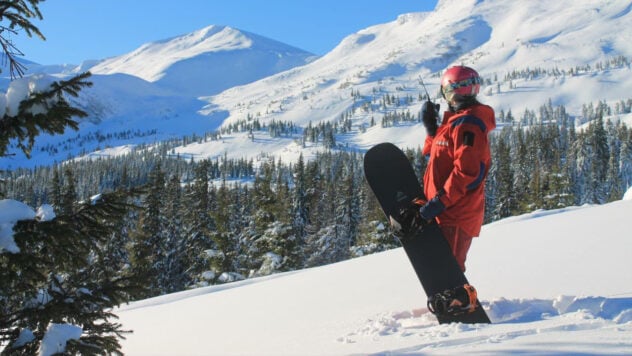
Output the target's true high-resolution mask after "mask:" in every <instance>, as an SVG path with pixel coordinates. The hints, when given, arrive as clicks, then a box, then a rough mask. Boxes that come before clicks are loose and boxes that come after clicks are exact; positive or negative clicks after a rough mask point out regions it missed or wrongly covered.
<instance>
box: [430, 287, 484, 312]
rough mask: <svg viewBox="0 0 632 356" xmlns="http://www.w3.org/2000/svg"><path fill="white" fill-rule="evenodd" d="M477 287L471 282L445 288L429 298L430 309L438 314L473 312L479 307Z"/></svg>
mask: <svg viewBox="0 0 632 356" xmlns="http://www.w3.org/2000/svg"><path fill="white" fill-rule="evenodd" d="M476 300H477V295H476V289H475V288H474V287H472V286H471V285H469V284H464V285H462V286H459V287H456V288H453V289H448V290H445V291H443V292H441V293H437V294H435V295H433V296H430V298H428V310H430V312H432V313H433V314H435V315H437V316H458V315H463V314H467V313H472V312H473V311H474V310H476V308H477V307H478V303H477V301H476Z"/></svg>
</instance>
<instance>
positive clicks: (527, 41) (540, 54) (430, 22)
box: [0, 0, 632, 167]
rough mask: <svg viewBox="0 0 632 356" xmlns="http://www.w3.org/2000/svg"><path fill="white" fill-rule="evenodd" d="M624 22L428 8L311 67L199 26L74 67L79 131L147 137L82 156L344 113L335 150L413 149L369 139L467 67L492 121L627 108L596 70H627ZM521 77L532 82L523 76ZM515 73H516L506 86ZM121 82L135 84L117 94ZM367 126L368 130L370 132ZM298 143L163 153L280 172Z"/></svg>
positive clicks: (228, 139) (578, 7)
mask: <svg viewBox="0 0 632 356" xmlns="http://www.w3.org/2000/svg"><path fill="white" fill-rule="evenodd" d="M631 10H632V5H631V4H630V2H629V1H627V0H599V1H594V0H561V1H557V2H550V1H546V0H532V1H526V2H525V1H522V2H518V1H504V0H486V1H475V0H441V1H439V2H438V4H437V6H436V9H435V10H434V11H433V12H428V13H411V14H402V15H400V16H399V17H398V18H397V19H395V20H394V21H392V22H389V23H384V24H376V25H375V26H371V27H369V28H366V29H364V30H361V31H358V32H357V33H354V34H350V35H349V36H348V37H346V38H345V39H344V40H343V41H341V43H340V44H339V45H338V46H337V47H336V48H335V49H333V50H332V51H331V52H330V53H327V54H326V55H324V56H323V57H320V58H318V59H315V60H314V58H313V57H311V56H310V55H309V54H308V53H305V52H303V51H300V50H297V49H295V48H292V47H289V46H286V45H283V44H280V43H278V42H275V41H272V40H268V39H263V38H261V37H259V36H257V35H254V34H250V33H246V32H243V31H238V30H236V29H233V28H230V27H226V26H209V27H207V28H204V29H201V30H199V31H196V32H194V33H191V34H187V35H183V36H179V37H175V38H172V39H168V40H164V41H158V42H154V43H149V44H146V45H144V46H142V47H141V48H139V49H138V50H136V51H133V52H131V53H129V54H126V55H123V56H119V57H114V58H110V59H106V60H104V61H101V62H99V63H98V64H96V65H94V66H92V67H90V65H91V63H93V62H86V63H84V64H83V65H82V66H81V69H87V68H90V69H91V71H92V72H94V73H96V74H97V77H96V78H95V82H97V83H96V84H97V85H95V87H94V88H92V89H90V90H86V91H85V95H83V98H82V99H81V100H80V102H79V103H80V105H81V106H82V107H84V108H86V110H88V111H89V112H90V113H91V117H90V118H88V120H87V121H88V122H87V123H85V124H83V125H82V126H81V130H82V132H84V133H89V132H96V131H98V132H100V133H101V134H107V133H111V132H112V131H113V130H115V132H118V131H120V130H121V123H127V122H129V124H127V125H128V127H129V129H130V130H132V131H134V130H138V131H141V132H155V134H152V135H149V136H142V137H131V138H126V139H106V140H105V141H101V142H98V143H96V142H94V143H92V144H91V145H90V144H86V146H84V147H82V150H84V151H87V152H90V151H91V150H96V149H97V148H103V147H104V146H117V145H130V144H136V143H146V142H152V141H155V140H162V139H166V138H173V137H180V136H182V135H190V134H193V133H196V134H202V133H204V132H206V131H212V130H215V129H217V128H218V127H220V126H222V125H223V127H227V125H230V124H234V123H237V122H244V121H247V120H249V119H252V118H256V119H258V120H259V121H260V122H262V123H263V124H267V123H270V122H272V121H277V122H278V121H283V122H292V123H294V124H295V125H297V126H298V127H299V128H304V127H306V126H307V125H309V124H310V123H313V124H317V123H319V122H328V121H335V120H339V119H340V117H341V116H342V115H350V118H351V122H352V129H351V131H350V132H347V133H345V134H344V135H339V137H336V142H337V143H338V144H339V145H340V146H341V147H344V148H345V149H356V150H360V151H362V150H364V149H366V148H368V147H370V146H371V145H373V144H375V143H377V142H381V141H392V142H394V143H396V144H398V145H400V146H403V147H416V146H418V145H419V144H420V143H421V142H422V140H423V135H424V130H423V128H422V127H421V126H420V125H419V124H412V123H407V124H400V125H395V126H393V127H387V128H382V127H380V126H381V125H379V123H380V120H381V119H382V117H383V116H384V115H386V114H387V113H392V112H394V111H397V112H407V111H408V112H410V113H412V115H415V114H417V113H418V111H419V106H420V103H419V101H418V100H417V98H418V97H419V95H420V94H423V93H424V90H423V89H422V88H421V86H420V84H419V82H420V80H419V79H420V78H423V80H424V82H425V83H426V85H427V87H428V90H429V92H430V93H431V95H433V96H434V95H435V94H436V93H437V92H438V82H439V78H440V74H441V72H442V70H444V69H445V68H447V67H449V66H450V65H453V64H459V63H463V64H467V65H471V66H473V67H475V68H476V69H477V70H478V71H479V72H480V73H481V74H482V75H483V76H484V78H485V79H487V80H488V81H487V85H486V86H484V87H483V90H482V94H481V95H480V98H481V101H483V102H485V103H487V104H490V105H492V106H493V107H494V108H495V109H496V110H497V111H498V112H500V110H504V112H507V111H508V110H511V111H512V113H513V115H514V116H515V117H519V116H520V115H521V113H523V112H524V110H525V108H529V109H531V110H537V109H538V108H539V106H540V105H542V104H544V103H546V102H547V101H548V100H549V99H550V100H551V102H552V104H553V105H564V106H565V107H566V111H567V112H568V113H569V114H570V115H572V116H579V115H581V108H582V105H583V104H587V103H590V102H593V103H594V102H597V101H599V100H602V101H603V100H605V101H606V102H608V103H611V104H612V103H614V102H616V101H621V100H627V99H629V98H630V97H631V95H630V94H629V93H632V69H631V68H630V65H629V64H628V65H616V66H608V63H609V61H610V60H612V59H614V58H617V57H619V56H623V57H625V58H626V59H627V60H628V63H629V60H630V57H632V47H630V46H629V45H628V43H629V42H630V40H631V39H632V27H631V26H629V25H628V23H629V22H630V21H631V20H632V13H631ZM288 68H291V69H288ZM283 69H288V70H284V71H282V70H283ZM534 69H538V70H539V71H540V73H542V74H540V75H529V74H525V73H528V71H529V70H534ZM47 70H48V71H50V70H52V69H51V68H48V69H47ZM64 71H66V72H67V68H65V69H64ZM273 73H277V74H273ZM514 73H518V74H519V75H517V76H516V77H514V78H512V79H509V78H508V75H509V74H514ZM545 73H546V74H545ZM263 77H265V78H263ZM133 78H136V79H133ZM262 78H263V79H262ZM121 79H123V80H121ZM258 79H260V80H258ZM130 82H134V84H133V85H131V86H128V84H129V83H130ZM246 83H248V84H246ZM242 84H243V85H242ZM3 86H5V87H6V84H4V85H3ZM152 93H158V94H157V95H154V94H152ZM385 95H389V96H398V97H399V98H406V97H412V98H414V99H415V100H414V101H413V102H412V103H402V104H400V105H399V106H390V107H388V108H386V109H385V108H383V107H381V106H380V101H381V100H383V98H384V96H385ZM198 99H201V100H198ZM439 102H440V103H442V105H443V107H444V108H445V103H444V102H443V101H442V100H439ZM612 119H619V117H613V118H612ZM372 121H374V122H377V123H378V125H376V126H374V127H369V124H370V123H371V122H372ZM74 136H76V134H75V133H71V134H69V135H67V136H65V137H62V138H57V139H55V140H57V141H59V140H66V139H68V138H69V137H74ZM117 137H120V135H117ZM300 137H301V135H300V133H299V134H295V135H291V136H288V137H279V138H271V137H270V136H269V135H268V134H267V132H264V131H261V132H254V139H253V136H249V133H247V132H243V133H238V132H234V133H231V134H225V135H223V137H222V138H223V139H222V141H219V142H218V141H209V142H201V143H197V144H195V145H188V146H186V147H180V148H178V149H176V151H177V152H178V153H180V154H183V155H185V156H193V157H200V158H204V157H216V156H223V155H224V154H225V153H227V154H228V156H229V158H233V157H239V158H241V157H244V156H249V157H253V156H256V155H258V154H261V153H262V152H264V153H268V154H273V155H278V156H280V157H282V158H283V159H288V160H291V159H295V158H296V157H298V155H299V154H300V153H301V152H303V153H304V155H305V156H306V157H309V156H310V155H311V154H312V153H313V152H314V151H315V150H318V149H322V146H319V145H312V144H310V143H308V144H307V145H303V144H302V143H297V139H299V138H300ZM39 141H40V142H42V144H44V145H47V144H49V143H50V140H49V139H46V138H42V139H40V140H39ZM37 151H38V150H37V148H36V149H35V150H34V152H37ZM78 153H79V151H78V150H72V149H71V150H64V149H61V148H60V149H59V150H58V151H57V153H56V154H55V155H49V154H41V155H39V156H37V157H35V158H34V160H33V161H31V162H24V160H23V158H21V156H16V157H11V158H10V159H9V160H10V162H8V163H7V159H5V158H3V159H0V167H19V166H25V165H26V166H33V165H36V164H47V163H50V162H52V161H55V160H57V161H60V160H63V159H66V158H67V157H68V156H69V155H76V154H78Z"/></svg>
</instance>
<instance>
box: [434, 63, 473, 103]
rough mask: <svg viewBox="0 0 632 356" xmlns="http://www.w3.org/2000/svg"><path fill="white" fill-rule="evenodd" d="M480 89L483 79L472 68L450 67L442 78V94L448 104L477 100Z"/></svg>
mask: <svg viewBox="0 0 632 356" xmlns="http://www.w3.org/2000/svg"><path fill="white" fill-rule="evenodd" d="M480 89H481V77H480V76H479V75H478V73H477V72H476V71H475V70H474V69H472V68H470V67H466V66H454V67H450V68H448V70H446V72H445V73H444V74H443V77H442V78H441V93H442V94H443V97H444V98H445V99H446V100H447V101H448V102H452V101H463V100H467V99H472V98H475V97H476V95H477V94H478V92H479V90H480Z"/></svg>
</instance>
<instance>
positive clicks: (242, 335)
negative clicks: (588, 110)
mask: <svg viewBox="0 0 632 356" xmlns="http://www.w3.org/2000/svg"><path fill="white" fill-rule="evenodd" d="M631 213H632V201H631V200H627V201H618V202H614V203H611V204H607V205H603V206H584V207H576V208H567V209H563V210H554V211H537V212H534V213H531V214H527V215H524V216H519V217H515V218H510V219H507V220H502V221H499V222H496V223H493V224H490V225H487V226H485V227H484V228H483V232H482V234H481V237H479V238H478V239H476V240H475V241H474V244H473V246H472V249H471V252H470V255H469V261H468V262H467V268H468V272H467V273H466V274H467V275H468V278H469V280H470V282H472V283H473V284H474V285H475V286H476V287H477V288H478V292H479V297H480V299H481V301H482V303H483V304H484V305H485V308H486V309H487V311H488V314H489V315H490V317H491V319H492V321H493V323H494V324H492V325H473V326H468V325H460V324H453V325H438V324H437V323H436V321H435V320H434V318H433V317H432V315H430V314H429V313H428V312H427V310H426V309H425V304H426V298H425V296H424V294H423V290H422V289H421V286H420V285H419V282H418V281H417V279H416V277H415V274H414V271H413V270H412V268H411V267H410V264H409V262H408V260H407V258H406V256H405V254H404V252H403V250H402V249H401V248H398V249H395V250H391V251H387V252H384V253H380V254H375V255H371V256H367V257H362V258H357V259H354V260H350V261H346V262H341V263H337V264H332V265H328V266H324V267H319V268H313V269H308V270H303V271H298V272H291V273H285V274H278V275H272V276H269V277H265V278H259V279H251V280H246V281H242V282H237V283H233V284H226V285H221V286H214V287H208V288H201V289H195V290H191V291H187V292H181V293H176V294H172V295H167V296H163V297H158V298H153V299H148V300H145V301H140V302H137V303H132V304H130V305H128V306H123V307H121V308H120V309H119V310H117V311H116V313H117V315H119V316H120V322H121V323H122V324H123V325H124V327H125V328H129V329H133V330H134V333H133V334H131V335H129V336H128V338H127V340H126V341H124V342H123V351H124V352H125V353H126V354H129V355H175V354H186V355H219V354H221V355H237V354H239V355H350V354H363V355H366V354H388V355H391V354H396V355H398V354H406V355H410V354H435V353H436V354H454V355H456V354H464V353H468V354H471V353H476V354H491V353H494V354H506V353H543V354H561V353H569V354H594V353H599V354H601V353H620V354H630V353H632V275H631V274H630V273H629V267H628V262H627V261H629V259H630V256H631V254H632V248H631V245H630V239H629V236H630V227H629V223H628V220H629V216H630V214H631Z"/></svg>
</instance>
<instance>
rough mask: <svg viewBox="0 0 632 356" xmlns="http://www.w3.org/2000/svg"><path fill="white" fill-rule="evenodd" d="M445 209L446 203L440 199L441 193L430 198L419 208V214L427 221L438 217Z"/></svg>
mask: <svg viewBox="0 0 632 356" xmlns="http://www.w3.org/2000/svg"><path fill="white" fill-rule="evenodd" d="M444 210H445V205H443V203H442V202H441V200H440V199H439V195H437V196H436V197H434V198H432V199H430V201H429V202H427V203H426V204H424V205H423V206H422V207H421V208H419V215H420V216H421V217H422V218H423V219H424V220H426V221H430V220H432V219H434V218H436V217H437V215H439V214H441V213H442V212H443V211H444Z"/></svg>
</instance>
